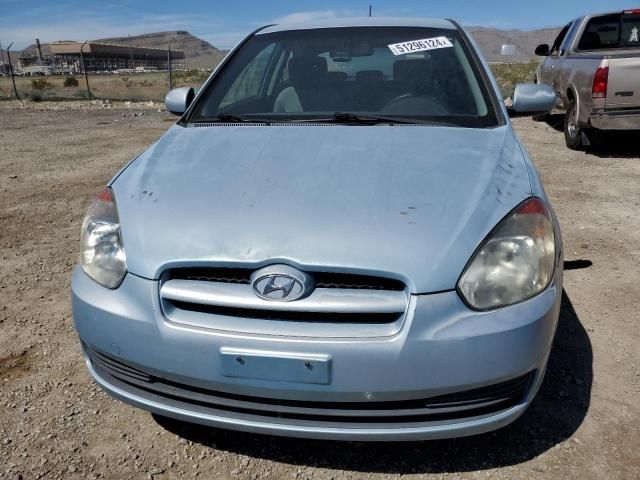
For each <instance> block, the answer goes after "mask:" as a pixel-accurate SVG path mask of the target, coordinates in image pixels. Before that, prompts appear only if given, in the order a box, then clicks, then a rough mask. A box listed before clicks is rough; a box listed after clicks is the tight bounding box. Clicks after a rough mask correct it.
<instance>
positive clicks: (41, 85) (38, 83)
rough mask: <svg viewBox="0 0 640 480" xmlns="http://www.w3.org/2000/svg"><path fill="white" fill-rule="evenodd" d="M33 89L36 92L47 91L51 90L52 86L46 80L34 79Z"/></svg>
mask: <svg viewBox="0 0 640 480" xmlns="http://www.w3.org/2000/svg"><path fill="white" fill-rule="evenodd" d="M31 87H32V88H33V89H34V90H45V89H47V88H50V87H51V84H50V83H49V82H48V81H47V79H46V78H32V79H31Z"/></svg>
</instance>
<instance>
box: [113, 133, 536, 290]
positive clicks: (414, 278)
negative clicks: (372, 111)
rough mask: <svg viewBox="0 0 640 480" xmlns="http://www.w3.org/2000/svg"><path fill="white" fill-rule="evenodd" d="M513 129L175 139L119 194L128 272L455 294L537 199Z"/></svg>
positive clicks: (129, 171) (166, 139)
mask: <svg viewBox="0 0 640 480" xmlns="http://www.w3.org/2000/svg"><path fill="white" fill-rule="evenodd" d="M525 161H526V160H525V158H524V155H523V153H522V150H521V149H520V146H519V144H518V142H517V140H516V138H515V135H514V133H513V130H512V129H511V127H510V126H503V127H498V128H493V129H467V128H450V127H431V126H412V125H407V126H402V125H394V126H389V125H387V126H344V125H328V126H323V125H320V126H244V125H238V126H213V127H197V128H196V127H189V128H186V127H182V126H178V125H176V126H173V127H172V128H171V129H170V130H169V131H168V132H167V133H166V134H165V135H163V136H162V137H161V138H160V140H158V141H157V142H156V143H155V144H154V145H152V146H151V147H150V148H149V149H148V150H147V151H146V152H144V153H143V154H142V155H140V157H138V158H137V159H136V160H135V161H134V162H132V163H131V164H130V165H129V167H127V168H126V169H125V170H124V171H123V172H122V173H121V174H120V175H119V176H118V177H117V178H116V179H115V180H114V181H113V182H112V187H113V189H114V192H115V196H116V202H117V205H118V210H119V215H120V222H121V225H122V235H123V243H124V247H125V252H126V256H127V266H128V269H129V271H130V272H132V273H134V274H136V275H139V276H142V277H146V278H151V279H156V278H158V277H159V275H160V274H161V273H162V271H163V270H164V269H166V268H169V267H175V266H196V265H216V266H238V267H249V268H253V267H255V268H258V267H260V266H263V265H268V264H271V263H288V264H291V265H293V266H296V267H299V268H303V269H309V270H315V271H318V270H329V271H337V272H345V271H346V272H351V273H360V274H370V275H380V276H388V277H392V278H396V279H399V280H402V281H404V282H405V283H406V284H407V285H408V286H409V288H410V290H411V291H412V292H415V293H427V292H436V291H443V290H449V289H453V288H455V285H456V282H457V279H458V277H459V276H460V274H461V273H462V270H463V269H464V267H465V265H466V263H467V261H468V260H469V258H470V257H471V255H472V254H473V252H474V251H475V249H476V248H477V247H478V245H479V244H480V243H481V242H482V240H483V239H484V238H485V236H486V235H487V234H488V233H489V232H490V231H491V229H492V228H493V227H495V225H496V224H497V223H498V222H499V221H500V220H501V219H502V218H503V217H504V216H505V215H506V214H507V213H508V212H509V211H510V210H512V209H513V208H514V207H515V206H516V205H517V204H518V203H520V202H521V201H522V200H524V199H525V198H527V197H529V196H531V185H530V182H529V177H528V174H527V167H526V164H525Z"/></svg>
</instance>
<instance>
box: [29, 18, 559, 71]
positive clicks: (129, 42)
mask: <svg viewBox="0 0 640 480" xmlns="http://www.w3.org/2000/svg"><path fill="white" fill-rule="evenodd" d="M465 29H466V30H467V32H468V33H469V34H470V35H471V36H472V37H473V38H474V40H475V41H476V43H477V44H478V46H479V47H480V50H481V51H482V53H483V54H484V56H485V58H486V59H487V61H488V62H504V63H510V62H526V61H530V60H534V59H535V58H536V57H535V55H534V53H533V51H534V50H535V47H536V46H537V45H539V44H540V43H547V44H551V43H553V40H554V39H555V38H556V36H557V34H558V32H559V31H560V28H538V29H532V30H518V29H509V30H503V29H499V28H493V27H482V26H466V27H465ZM172 39H173V40H172ZM92 41H93V42H101V43H109V44H114V45H125V46H132V47H148V48H163V49H166V48H167V47H168V45H169V42H170V41H171V42H172V43H171V48H172V49H173V50H182V51H183V52H184V54H185V58H186V64H187V68H190V69H212V68H213V67H215V66H216V65H217V64H218V63H219V62H220V60H222V58H223V57H224V56H225V54H226V53H227V50H221V49H219V48H216V47H215V46H213V45H212V44H211V43H209V42H207V41H206V40H202V39H201V38H198V37H196V36H194V35H192V34H190V33H189V32H188V31H186V30H173V31H165V32H151V33H144V34H141V35H129V36H126V37H109V38H100V39H95V40H92ZM504 44H509V45H514V46H515V47H516V48H515V54H514V55H511V56H503V55H501V53H500V51H501V47H502V45H504ZM42 50H43V53H45V54H46V53H48V51H49V45H48V44H47V43H43V44H42ZM35 51H36V46H35V44H34V45H30V46H29V47H27V48H25V49H24V50H23V52H29V53H32V54H33V53H35ZM17 53H18V52H17Z"/></svg>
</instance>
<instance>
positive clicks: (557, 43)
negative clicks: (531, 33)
mask: <svg viewBox="0 0 640 480" xmlns="http://www.w3.org/2000/svg"><path fill="white" fill-rule="evenodd" d="M570 26H571V24H568V25H565V26H564V28H563V29H562V30H560V33H559V34H558V36H557V37H556V39H555V40H554V41H553V45H552V46H551V55H559V54H560V45H562V42H563V41H564V39H565V37H566V36H567V32H568V31H569V27H570Z"/></svg>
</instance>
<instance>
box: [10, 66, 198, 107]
mask: <svg viewBox="0 0 640 480" xmlns="http://www.w3.org/2000/svg"><path fill="white" fill-rule="evenodd" d="M209 74H210V72H209V71H206V70H187V71H173V72H172V85H173V88H177V87H187V86H188V87H194V88H197V87H199V86H200V85H202V83H203V82H204V81H205V80H206V79H207V77H208V76H209ZM87 79H88V83H89V88H88V89H87V82H86V80H85V76H84V75H82V74H76V75H71V74H67V75H57V74H50V75H15V76H14V80H15V85H16V90H17V94H18V98H20V99H23V100H32V101H36V102H37V101H43V100H83V99H86V100H88V99H89V98H91V99H99V100H116V101H117V100H131V101H155V102H161V101H163V100H164V97H165V95H166V94H167V92H168V91H169V74H168V72H146V73H126V74H124V73H112V74H106V73H105V74H89V75H88V76H87ZM89 92H91V93H90V94H89ZM14 98H15V93H14V90H13V84H12V82H11V76H10V75H8V74H7V75H4V76H2V77H0V99H2V100H11V99H14Z"/></svg>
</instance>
